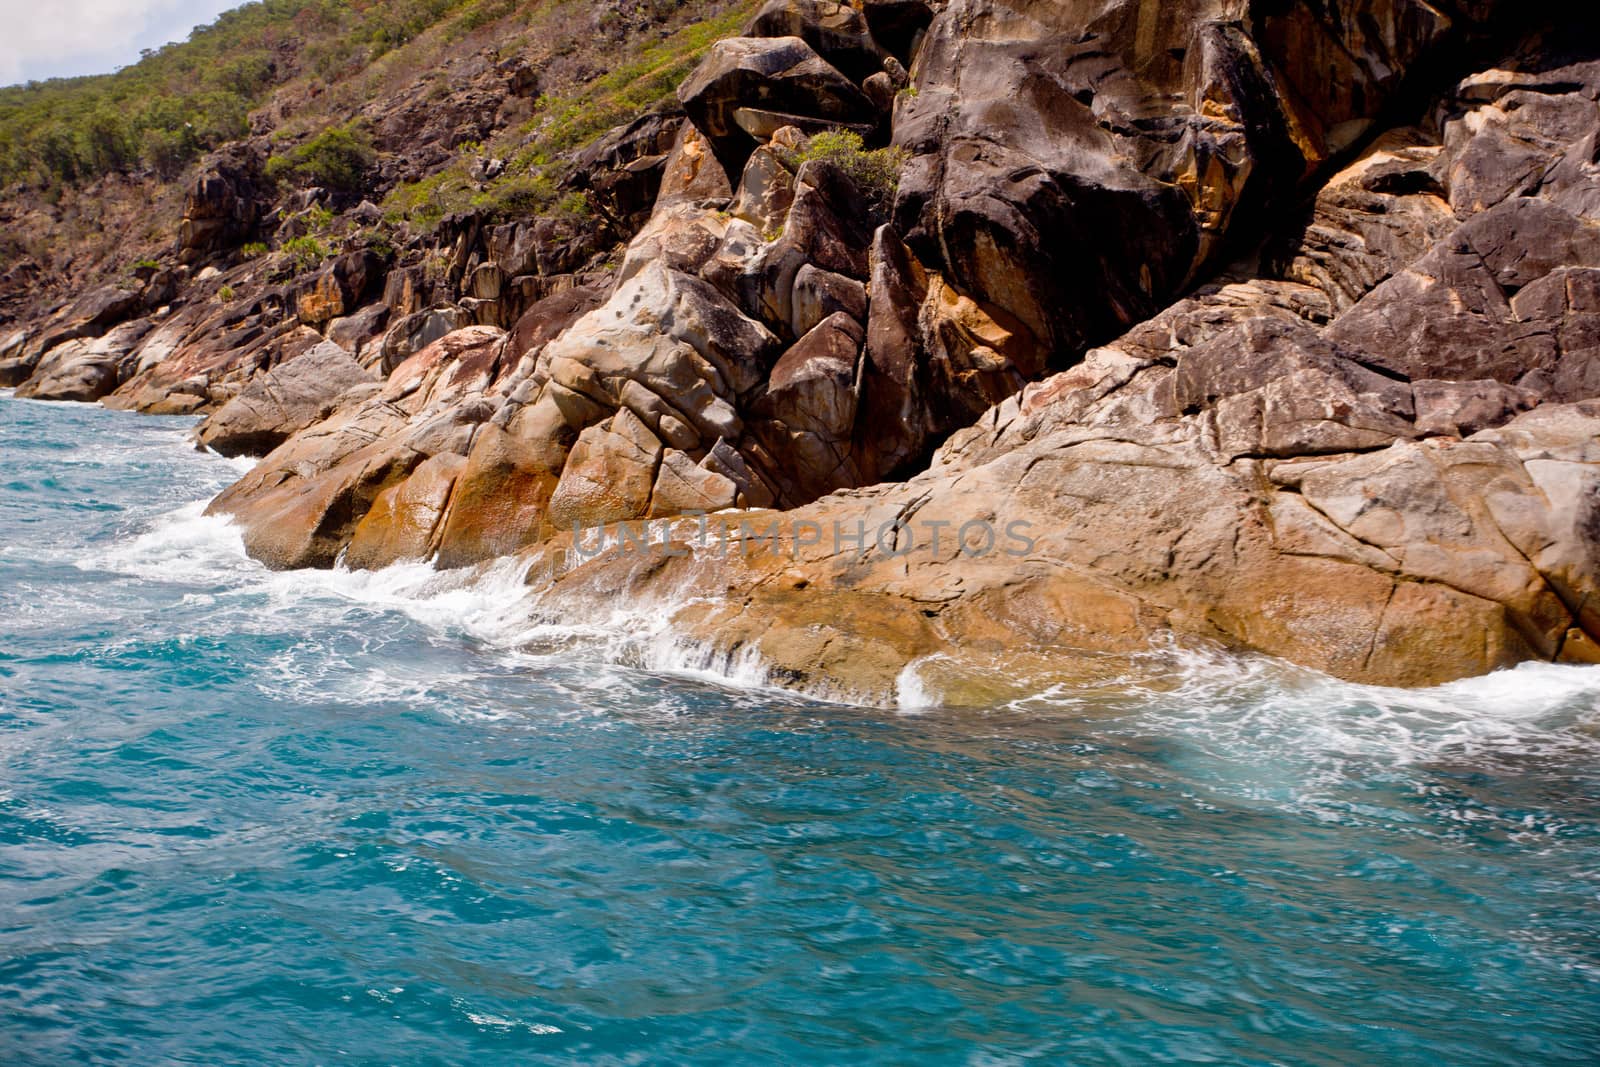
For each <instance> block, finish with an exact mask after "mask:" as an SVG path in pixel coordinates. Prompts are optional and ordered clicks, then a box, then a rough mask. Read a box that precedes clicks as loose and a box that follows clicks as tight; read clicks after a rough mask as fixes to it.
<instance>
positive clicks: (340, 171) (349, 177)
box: [267, 126, 378, 193]
mask: <svg viewBox="0 0 1600 1067" xmlns="http://www.w3.org/2000/svg"><path fill="white" fill-rule="evenodd" d="M377 159H378V154H377V152H376V151H375V150H374V149H373V147H372V140H371V139H370V138H369V137H368V136H367V135H366V134H365V133H364V132H362V131H361V130H360V129H357V128H356V127H354V126H330V127H329V128H328V129H326V130H323V131H322V132H321V133H319V134H317V135H316V136H315V137H313V138H312V139H311V140H309V141H307V142H306V143H305V144H303V145H299V146H297V147H295V148H292V149H290V150H289V151H288V152H285V153H283V154H282V155H274V156H273V157H272V158H270V159H268V160H267V178H268V179H270V180H272V181H285V180H288V181H293V182H296V183H297V184H300V185H320V186H322V187H324V188H326V189H333V190H335V191H337V192H342V193H359V192H361V191H362V190H363V189H365V188H366V184H367V176H368V174H370V173H371V171H372V166H373V164H374V163H376V162H377Z"/></svg>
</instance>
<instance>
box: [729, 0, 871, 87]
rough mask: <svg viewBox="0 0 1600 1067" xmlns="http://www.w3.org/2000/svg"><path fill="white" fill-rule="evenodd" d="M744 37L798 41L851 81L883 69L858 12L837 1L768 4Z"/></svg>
mask: <svg viewBox="0 0 1600 1067" xmlns="http://www.w3.org/2000/svg"><path fill="white" fill-rule="evenodd" d="M744 35H745V36H746V37H799V38H801V39H802V40H804V41H805V42H806V44H808V45H810V46H811V47H812V48H814V49H815V50H816V52H817V54H818V55H820V56H821V57H822V58H823V59H825V60H827V61H828V62H829V63H831V64H833V66H835V67H836V68H838V70H839V71H840V73H842V74H844V75H845V76H846V77H847V78H850V79H851V80H852V81H855V82H860V81H862V80H863V79H865V78H866V77H867V76H868V75H870V74H872V73H874V72H876V71H881V70H882V69H883V60H884V58H885V53H884V51H883V49H882V48H880V47H879V46H878V43H877V42H876V41H874V40H873V39H872V35H871V34H870V33H869V32H868V31H867V20H866V18H865V17H864V16H863V15H862V13H861V12H860V11H858V10H857V9H855V8H853V7H851V6H849V5H848V4H843V3H839V2H837V0H768V2H767V3H766V4H765V5H764V6H763V7H762V8H761V10H760V11H758V12H756V15H755V17H754V18H752V19H751V20H750V23H749V25H747V26H746V27H745V31H744Z"/></svg>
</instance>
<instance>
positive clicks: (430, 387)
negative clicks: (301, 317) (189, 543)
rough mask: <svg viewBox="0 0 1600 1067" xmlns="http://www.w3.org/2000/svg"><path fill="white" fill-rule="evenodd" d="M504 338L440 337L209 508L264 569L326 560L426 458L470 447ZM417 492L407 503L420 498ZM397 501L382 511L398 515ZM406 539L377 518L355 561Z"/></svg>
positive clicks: (492, 333)
mask: <svg viewBox="0 0 1600 1067" xmlns="http://www.w3.org/2000/svg"><path fill="white" fill-rule="evenodd" d="M505 337H506V335H505V333H504V331H501V330H497V329H493V328H491V327H485V326H473V327H468V328H467V329H464V330H459V331H456V332H454V333H451V334H449V335H447V336H445V337H443V338H440V339H439V340H438V341H435V342H434V343H433V344H431V345H429V346H428V347H426V348H424V349H423V350H422V351H421V352H418V353H417V354H416V355H414V356H412V357H410V358H409V359H407V360H406V361H405V362H404V363H403V364H401V366H399V367H397V368H395V370H394V372H393V373H392V374H391V375H390V376H389V380H388V381H387V382H386V383H384V385H383V386H382V388H381V389H380V390H378V391H376V392H375V393H369V392H366V391H364V390H363V391H360V392H356V393H352V394H347V396H349V397H352V400H351V402H348V403H346V404H344V405H343V406H341V407H340V408H339V409H338V410H336V411H334V413H333V414H332V415H331V416H329V417H328V418H327V419H325V420H324V421H322V422H318V423H314V424H313V425H311V426H308V427H307V428H306V429H304V430H302V431H301V432H299V433H297V434H295V435H293V436H291V437H290V438H289V439H288V440H287V441H285V442H284V443H283V444H281V445H279V446H278V447H277V448H275V449H274V450H273V451H272V452H270V453H269V454H268V455H267V456H266V457H264V458H263V459H262V460H261V462H260V463H258V464H257V465H256V466H255V468H254V469H252V470H251V471H250V473H248V474H246V475H245V476H244V477H243V478H241V479H240V480H239V481H238V482H236V483H234V484H233V485H232V486H230V487H229V488H228V489H227V490H226V491H225V492H223V493H222V494H221V495H220V496H218V497H217V499H216V500H214V501H212V503H211V507H210V509H209V510H210V513H212V514H220V515H228V516H231V517H233V518H234V520H235V521H236V522H238V523H239V525H240V527H241V530H242V533H243V537H244V542H245V547H246V549H247V550H248V551H249V552H250V554H251V555H252V556H254V557H255V558H257V559H259V560H261V561H262V562H264V563H266V564H267V565H268V566H270V567H274V568H279V569H288V568H294V567H327V566H331V565H332V564H333V562H334V560H336V559H337V558H338V557H339V555H340V554H341V553H342V552H343V551H344V549H345V548H346V546H348V545H349V543H350V541H351V539H352V537H353V536H354V534H355V530H356V527H357V525H358V524H360V523H361V521H362V520H363V519H364V518H365V517H366V516H367V513H368V512H369V511H370V510H371V508H372V506H373V504H374V503H375V502H376V501H377V499H378V498H379V497H380V496H381V495H382V494H384V492H385V491H386V490H389V489H393V488H396V487H398V486H400V485H402V484H403V483H404V482H405V481H406V480H407V479H408V478H409V477H410V476H411V474H412V472H413V471H415V470H417V468H418V467H419V466H420V465H421V464H422V463H423V462H424V461H426V460H427V459H429V458H430V457H433V456H437V455H444V454H453V455H457V456H465V455H466V454H467V453H468V452H469V451H470V450H471V446H472V442H473V438H474V434H475V432H476V430H477V428H478V427H479V426H480V425H481V424H482V423H483V422H485V421H487V420H488V418H489V417H490V416H491V415H492V414H493V412H494V405H493V404H491V403H489V402H488V401H487V400H486V399H485V394H486V393H487V392H488V390H489V389H490V388H491V387H492V386H493V384H494V383H495V382H496V381H497V380H498V378H499V376H500V375H501V374H502V372H503V370H504V367H503V364H502V357H503V354H504V349H505ZM328 347H330V348H332V349H333V351H334V352H337V353H339V356H340V357H342V358H344V359H347V360H348V359H349V357H348V356H347V355H345V354H344V353H343V351H342V350H340V349H339V348H338V347H337V346H331V345H330V346H328ZM435 473H437V471H436V470H435ZM421 488H422V487H420V486H419V487H418V491H417V492H416V493H415V494H414V496H413V498H412V499H425V498H426V495H427V494H425V493H423V492H421ZM397 502H398V501H396V500H393V499H392V500H391V503H390V512H391V514H397V515H400V516H401V517H402V518H403V517H404V515H405V514H407V513H406V512H404V511H401V512H395V511H394V507H393V505H394V504H395V503H397ZM410 543H411V542H410V541H409V540H408V539H407V535H405V534H403V533H397V534H395V536H394V537H393V538H392V539H391V538H389V537H387V535H382V534H381V533H380V531H379V529H378V527H377V525H376V523H375V524H374V526H373V527H372V528H370V529H369V531H368V533H367V535H366V537H365V538H364V544H365V545H366V547H365V548H364V549H363V557H362V558H363V560H364V562H365V563H366V564H367V565H378V564H379V562H380V554H379V551H378V549H379V547H380V546H383V545H388V546H390V547H392V548H394V550H395V551H400V550H402V549H405V548H406V547H407V546H408V545H409V544H410ZM387 562H392V560H387Z"/></svg>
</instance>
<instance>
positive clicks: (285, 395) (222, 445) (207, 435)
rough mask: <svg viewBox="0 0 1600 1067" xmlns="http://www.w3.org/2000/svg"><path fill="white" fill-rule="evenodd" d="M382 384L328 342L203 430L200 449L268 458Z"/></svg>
mask: <svg viewBox="0 0 1600 1067" xmlns="http://www.w3.org/2000/svg"><path fill="white" fill-rule="evenodd" d="M377 381H378V379H377V378H376V377H375V376H374V375H372V374H370V373H369V372H368V371H366V370H365V369H363V368H362V366H361V365H360V364H359V363H357V362H356V361H355V360H354V359H353V358H351V356H350V354H349V353H348V352H346V351H345V350H344V349H343V348H341V347H339V346H338V345H337V344H334V343H332V342H331V341H324V342H322V343H320V344H318V345H317V346H316V347H314V348H311V349H308V350H307V351H305V352H303V353H301V354H300V355H298V356H296V357H295V358H293V359H291V360H289V361H288V362H285V363H280V364H279V365H278V366H276V367H274V368H272V369H271V370H270V371H267V372H266V373H265V374H263V375H261V376H259V377H257V378H256V379H255V380H253V381H252V382H251V383H250V384H249V385H247V386H246V387H245V389H244V391H243V392H242V393H240V394H239V395H238V396H236V397H234V398H233V399H232V400H230V401H228V402H227V403H226V404H224V405H222V407H220V408H218V409H217V410H216V411H215V412H213V413H212V414H211V416H210V417H209V418H207V419H206V421H205V422H204V423H202V424H201V425H200V429H199V431H198V438H199V441H200V443H201V444H202V445H204V446H205V447H206V448H209V449H211V450H212V451H213V452H220V453H221V454H223V455H224V456H240V455H257V456H259V455H265V454H266V453H268V452H270V451H272V450H273V449H274V448H277V447H278V446H279V445H280V444H282V443H283V442H284V441H285V440H287V439H288V438H289V436H290V435H291V434H294V433H295V432H297V431H299V430H303V429H305V428H306V427H307V426H310V425H311V424H312V423H316V422H321V421H322V420H323V419H325V418H327V417H328V416H329V415H330V414H332V412H333V410H334V408H335V407H336V406H337V405H338V403H339V400H340V398H341V397H343V396H344V395H345V394H346V393H348V392H349V391H350V390H352V389H355V388H357V387H359V386H363V385H375V384H377Z"/></svg>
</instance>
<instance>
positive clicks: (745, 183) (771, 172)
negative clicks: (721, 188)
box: [728, 145, 794, 234]
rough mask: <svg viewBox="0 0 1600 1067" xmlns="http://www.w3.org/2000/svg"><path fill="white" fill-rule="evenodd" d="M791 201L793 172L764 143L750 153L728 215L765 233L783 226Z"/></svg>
mask: <svg viewBox="0 0 1600 1067" xmlns="http://www.w3.org/2000/svg"><path fill="white" fill-rule="evenodd" d="M793 203H794V174H793V172H791V171H790V170H789V168H788V167H787V166H785V165H784V163H783V160H782V159H781V158H779V156H778V153H777V152H775V151H773V149H772V148H770V147H768V146H766V145H763V146H761V147H760V148H757V149H756V150H755V151H754V152H752V153H750V158H749V160H747V161H746V162H745V165H744V173H743V175H742V176H741V177H740V179H739V190H738V192H737V193H736V194H735V196H734V199H733V203H732V204H731V205H730V206H729V208H728V214H730V215H732V216H733V217H734V218H736V219H743V220H744V221H746V222H748V223H750V225H752V226H754V227H755V228H756V230H757V231H758V232H760V233H763V234H766V233H769V232H772V231H775V230H777V229H778V227H780V226H782V225H783V220H784V219H785V218H787V217H788V215H789V207H790V205H791V204H793Z"/></svg>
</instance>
